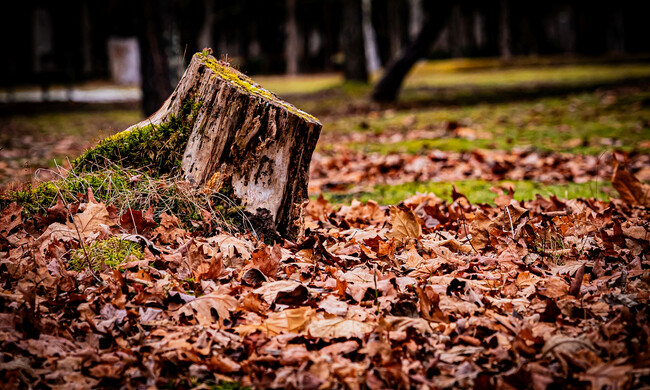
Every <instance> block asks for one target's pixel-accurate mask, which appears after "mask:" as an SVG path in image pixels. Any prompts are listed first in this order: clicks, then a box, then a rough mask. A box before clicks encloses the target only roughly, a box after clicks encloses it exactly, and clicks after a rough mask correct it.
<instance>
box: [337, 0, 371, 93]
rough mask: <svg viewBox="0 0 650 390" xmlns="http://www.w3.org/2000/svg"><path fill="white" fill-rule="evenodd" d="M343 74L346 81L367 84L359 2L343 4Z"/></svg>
mask: <svg viewBox="0 0 650 390" xmlns="http://www.w3.org/2000/svg"><path fill="white" fill-rule="evenodd" d="M342 27H343V54H345V63H344V64H343V73H344V74H345V79H346V80H347V81H359V82H362V83H367V82H368V70H367V69H366V53H365V46H364V40H363V19H362V8H361V0H346V1H345V2H343V26H342Z"/></svg>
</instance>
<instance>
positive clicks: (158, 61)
mask: <svg viewBox="0 0 650 390" xmlns="http://www.w3.org/2000/svg"><path fill="white" fill-rule="evenodd" d="M140 7H141V9H140V11H141V13H142V20H143V23H141V24H140V31H139V39H138V41H139V43H140V66H141V69H142V110H143V111H144V114H145V115H147V116H148V115H151V114H153V113H154V112H156V110H158V108H160V106H161V105H162V104H163V102H164V101H165V100H166V99H167V97H168V96H169V95H170V94H171V93H172V84H171V81H170V80H169V72H170V66H169V59H168V58H167V54H166V53H165V48H166V45H168V42H166V39H165V35H166V34H165V32H164V29H165V28H169V24H168V22H169V20H171V19H172V18H170V17H169V15H167V14H166V13H168V12H169V11H171V7H170V6H169V5H163V4H159V3H158V2H151V1H148V0H141V2H140Z"/></svg>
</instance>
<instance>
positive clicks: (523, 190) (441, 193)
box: [323, 180, 615, 205]
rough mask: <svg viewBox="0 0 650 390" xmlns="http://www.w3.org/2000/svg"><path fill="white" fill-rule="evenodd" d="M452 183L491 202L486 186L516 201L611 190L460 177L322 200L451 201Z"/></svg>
mask: <svg viewBox="0 0 650 390" xmlns="http://www.w3.org/2000/svg"><path fill="white" fill-rule="evenodd" d="M452 185H455V186H456V189H457V190H458V192H460V193H462V194H465V196H467V199H468V200H469V201H470V202H472V203H475V204H476V203H490V204H492V203H493V202H494V198H495V197H496V194H495V193H494V192H492V191H490V187H493V186H497V187H499V186H502V187H506V188H507V187H512V188H513V189H514V190H515V194H514V198H515V199H517V200H533V199H535V196H536V195H537V194H539V195H542V196H544V197H548V196H550V195H556V196H558V197H559V198H566V199H573V198H598V199H609V197H610V196H611V195H613V194H614V193H615V191H614V189H613V188H612V186H611V184H610V183H608V182H607V183H603V182H595V181H594V182H587V183H580V184H576V183H567V184H550V185H546V184H542V183H539V182H534V181H501V182H487V181H484V180H462V181H457V182H454V183H448V182H416V183H405V184H399V185H392V186H391V185H377V186H375V187H374V188H372V189H370V190H368V191H362V192H356V193H324V194H323V196H324V197H325V199H327V200H329V201H330V202H333V203H350V202H351V201H352V200H353V199H357V200H360V201H363V202H367V201H368V200H370V199H372V200H374V201H376V202H377V203H379V204H382V205H391V204H397V203H399V202H401V201H403V200H404V199H406V198H408V197H409V196H412V195H415V194H416V193H427V192H432V193H434V194H436V195H437V196H438V197H439V198H441V199H446V200H448V201H451V192H452Z"/></svg>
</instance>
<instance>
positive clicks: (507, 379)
mask: <svg viewBox="0 0 650 390" xmlns="http://www.w3.org/2000/svg"><path fill="white" fill-rule="evenodd" d="M614 178H615V181H614V183H613V184H614V187H615V188H617V189H618V190H619V192H620V193H621V199H614V200H611V201H609V202H605V201H601V200H594V199H573V200H562V199H558V198H556V197H551V198H541V197H539V198H537V199H536V200H533V201H527V202H519V201H515V200H513V199H512V197H513V193H512V192H511V191H504V190H503V189H499V188H495V189H494V192H495V199H494V205H473V204H470V202H469V201H468V200H467V198H466V197H465V196H464V195H462V194H460V193H458V192H456V191H454V192H453V201H452V202H448V201H443V200H440V199H438V198H437V197H436V196H435V195H433V194H419V195H415V196H412V197H410V198H409V199H407V200H405V201H404V202H403V203H401V204H399V205H397V206H391V207H383V206H380V205H378V204H377V203H375V202H372V201H369V202H367V203H361V202H356V201H354V202H352V204H350V205H344V206H333V205H331V204H329V203H328V202H327V201H326V200H325V199H323V198H322V197H321V198H319V199H316V200H313V201H312V202H311V203H310V204H309V205H308V207H307V210H306V228H307V229H306V234H305V237H304V238H303V239H301V240H300V241H299V242H295V243H294V242H288V241H284V242H282V243H275V244H274V245H267V244H265V243H264V242H263V241H262V240H260V239H257V238H255V237H254V236H253V235H252V234H251V233H229V232H224V231H219V230H214V228H212V229H210V228H206V227H204V230H194V231H192V232H189V231H188V230H186V229H185V228H184V226H183V225H182V224H181V223H180V222H179V219H178V218H176V216H173V215H169V214H163V215H162V216H161V221H160V223H159V224H156V223H150V222H151V221H148V220H146V219H138V220H131V223H129V224H126V223H123V224H121V223H120V221H126V220H129V219H128V218H122V217H123V216H120V215H118V213H116V212H115V208H113V207H108V208H107V206H106V205H105V204H103V203H99V202H97V201H96V200H95V199H94V196H93V195H92V192H89V193H88V194H87V195H86V196H84V197H81V198H80V199H79V202H78V203H77V204H74V205H70V206H69V207H64V205H63V204H62V203H58V205H57V206H55V207H53V208H51V209H50V210H49V213H48V215H47V216H44V217H41V218H36V219H26V218H24V217H23V215H22V213H21V211H22V210H21V207H19V206H17V205H15V204H13V205H11V206H10V207H9V208H7V209H5V210H4V211H3V212H2V214H1V217H0V218H1V220H0V254H1V256H0V259H1V260H0V269H1V273H0V278H1V280H0V281H1V283H2V287H1V291H0V344H1V345H2V354H1V357H0V373H1V377H2V379H1V381H2V383H3V388H25V387H33V388H54V389H56V388H66V389H76V388H89V387H102V388H114V387H127V388H147V387H152V386H155V387H170V388H219V386H232V387H237V386H254V387H256V388H258V387H259V388H300V389H317V388H351V389H358V388H370V389H384V388H431V389H433V388H457V387H461V388H468V387H473V388H478V389H483V388H486V389H487V388H495V387H498V388H521V387H532V388H536V389H543V388H548V387H591V388H599V389H600V388H602V387H603V386H607V387H608V388H636V387H642V386H648V385H649V384H650V363H649V362H650V354H649V352H648V351H650V345H649V343H650V328H648V316H649V315H650V310H649V308H648V298H649V296H650V291H649V287H650V261H649V260H648V253H649V249H648V248H649V240H650V233H649V232H650V225H649V223H648V221H649V220H650V218H649V217H650V215H649V214H650V213H649V209H648V206H650V204H649V202H650V200H649V198H648V194H650V191H649V190H648V186H647V185H644V184H642V183H641V182H638V181H637V180H636V179H635V177H634V176H633V175H631V174H629V173H627V172H626V171H624V170H622V169H618V170H617V171H616V173H615V175H614ZM142 212H143V213H146V211H144V210H143V211H142ZM115 237H118V238H120V239H123V240H129V241H135V242H138V243H140V245H141V246H142V251H143V253H144V256H143V258H142V257H136V256H128V255H127V256H124V259H123V261H122V263H121V264H120V265H119V266H116V267H115V268H114V269H112V268H109V267H108V266H107V265H106V264H101V266H100V267H99V271H95V270H93V269H92V268H90V267H87V268H86V269H85V270H82V271H80V272H78V271H75V270H74V269H73V268H72V267H71V266H70V264H69V262H70V259H71V256H72V253H74V254H75V255H76V256H79V250H81V251H82V252H83V251H86V250H87V248H88V247H90V246H91V245H93V244H95V243H97V242H100V241H102V240H107V239H115ZM232 382H234V384H233V383H232ZM222 388H226V387H222Z"/></svg>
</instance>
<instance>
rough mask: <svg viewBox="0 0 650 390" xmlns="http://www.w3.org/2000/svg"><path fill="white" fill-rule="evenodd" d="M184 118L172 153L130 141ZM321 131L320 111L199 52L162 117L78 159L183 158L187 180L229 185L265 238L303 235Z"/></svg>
mask: <svg viewBox="0 0 650 390" xmlns="http://www.w3.org/2000/svg"><path fill="white" fill-rule="evenodd" d="M190 108H191V109H190ZM190 111H191V112H190ZM188 118H189V119H188ZM178 123H181V124H182V126H181V127H182V128H181V130H180V134H184V139H183V140H177V139H175V138H174V136H176V135H178V134H179V131H176V133H174V134H172V135H167V133H164V135H162V136H163V137H167V138H169V141H167V140H163V141H165V142H164V145H165V147H166V148H170V146H169V144H170V143H171V149H172V150H170V151H168V152H167V151H166V152H165V153H160V152H159V151H160V150H161V149H162V148H158V150H155V151H147V150H146V149H144V150H143V149H142V148H139V147H133V146H131V145H133V144H134V143H135V142H137V141H139V140H143V139H147V140H155V139H156V137H155V136H152V135H148V134H143V129H147V131H150V132H156V131H158V132H162V131H168V130H161V129H169V128H170V126H172V125H170V124H178ZM174 126H178V125H174ZM320 129H321V124H320V122H319V121H318V120H317V119H316V118H314V117H313V116H311V115H309V114H307V113H305V112H303V111H301V110H299V109H297V108H296V107H294V106H292V105H291V104H289V103H287V102H284V101H282V100H280V99H279V98H278V97H277V96H276V95H274V94H273V93H271V92H269V91H267V90H265V89H263V88H261V87H260V86H258V85H257V84H256V83H255V82H254V81H253V80H251V79H250V78H249V77H247V76H245V75H243V74H242V73H240V72H238V71H237V70H235V69H233V68H231V67H230V66H229V65H227V64H225V63H222V62H220V61H217V60H216V59H215V58H214V57H212V56H210V55H208V54H207V53H199V54H196V55H194V57H193V58H192V60H191V62H190V64H189V66H188V68H187V70H186V71H185V74H184V75H183V77H182V78H181V80H180V82H179V84H178V86H177V87H176V89H175V90H174V92H173V93H172V94H171V96H170V97H169V98H168V99H167V100H166V101H165V102H164V104H163V105H162V107H161V108H160V109H159V110H158V111H157V112H156V113H155V114H153V115H152V116H151V117H149V118H147V119H146V120H144V121H142V122H140V123H138V124H135V125H133V126H131V127H129V128H128V129H126V130H125V131H123V132H121V133H118V134H117V135H115V136H113V137H110V138H108V139H107V140H105V141H102V143H100V144H99V145H98V146H97V147H95V150H94V151H93V150H90V151H88V152H86V154H85V155H83V156H82V157H80V160H81V162H75V164H77V166H80V165H83V162H84V161H90V162H91V163H94V164H97V162H98V161H101V160H102V158H104V159H106V158H107V159H110V160H117V159H119V163H120V164H122V165H123V166H127V165H135V164H136V163H134V162H133V161H138V162H140V161H142V158H141V157H136V158H134V159H131V160H130V157H129V149H128V148H131V150H134V151H137V153H138V156H142V155H144V156H148V155H153V156H155V157H153V158H152V159H153V160H154V161H153V164H151V165H155V166H158V167H161V166H163V163H159V162H158V160H172V159H180V161H179V162H178V163H175V162H173V161H171V162H167V165H166V166H172V167H173V166H177V165H180V169H181V172H182V175H183V177H184V178H185V179H186V180H187V181H188V182H190V183H192V184H194V185H206V186H208V187H210V188H214V189H220V188H221V189H227V191H228V194H229V195H231V196H232V198H234V199H236V200H238V201H239V203H240V204H241V205H242V206H245V210H246V211H247V212H248V215H249V219H250V220H251V222H252V224H253V226H254V228H255V229H256V231H257V232H258V233H260V232H262V233H263V234H264V236H265V237H266V238H269V236H274V235H276V234H280V235H281V236H283V237H288V238H290V239H293V238H296V237H297V236H298V235H300V234H301V233H302V226H303V207H304V206H305V204H306V203H307V201H308V200H309V198H308V193H307V184H308V180H309V163H310V161H311V156H312V153H313V151H314V148H315V147H316V142H317V141H318V137H319V135H320ZM159 135H161V134H159ZM129 137H131V139H129ZM153 142H155V141H153ZM107 143H108V144H107ZM110 143H113V147H111V145H110ZM182 148H184V149H182ZM178 149H181V150H184V152H183V151H179V150H178ZM112 150H117V152H111V151H112ZM111 153H113V154H111ZM181 153H182V154H181ZM141 164H142V163H141ZM172 169H173V168H172Z"/></svg>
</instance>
